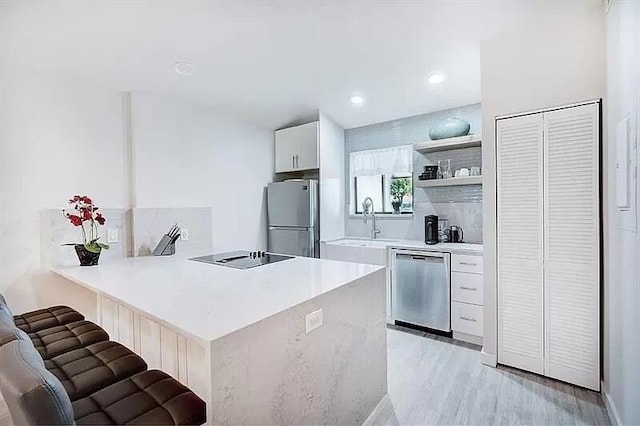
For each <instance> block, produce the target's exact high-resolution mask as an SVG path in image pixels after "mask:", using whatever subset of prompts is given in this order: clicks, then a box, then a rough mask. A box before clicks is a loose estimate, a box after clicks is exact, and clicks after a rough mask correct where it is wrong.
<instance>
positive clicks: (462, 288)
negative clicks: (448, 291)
mask: <svg viewBox="0 0 640 426" xmlns="http://www.w3.org/2000/svg"><path fill="white" fill-rule="evenodd" d="M460 290H469V291H478V289H477V288H473V287H464V286H461V287H460Z"/></svg>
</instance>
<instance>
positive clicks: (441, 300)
mask: <svg viewBox="0 0 640 426" xmlns="http://www.w3.org/2000/svg"><path fill="white" fill-rule="evenodd" d="M393 260H394V265H393V266H392V273H393V276H392V280H391V288H392V293H391V315H392V317H393V319H394V320H395V321H402V322H405V323H409V324H415V325H419V326H422V327H428V328H432V329H435V330H441V331H447V332H448V331H451V273H450V271H451V255H450V254H449V253H440V252H427V251H408V250H395V251H394V258H393Z"/></svg>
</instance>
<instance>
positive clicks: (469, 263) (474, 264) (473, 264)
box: [460, 262, 477, 266]
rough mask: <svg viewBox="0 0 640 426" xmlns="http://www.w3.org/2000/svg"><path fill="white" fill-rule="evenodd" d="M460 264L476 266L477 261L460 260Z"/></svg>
mask: <svg viewBox="0 0 640 426" xmlns="http://www.w3.org/2000/svg"><path fill="white" fill-rule="evenodd" d="M460 264H461V265H466V266H476V265H477V263H471V262H460Z"/></svg>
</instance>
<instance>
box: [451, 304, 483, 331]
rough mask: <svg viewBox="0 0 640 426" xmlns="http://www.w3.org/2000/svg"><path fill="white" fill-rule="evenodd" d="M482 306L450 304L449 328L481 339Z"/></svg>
mask: <svg viewBox="0 0 640 426" xmlns="http://www.w3.org/2000/svg"><path fill="white" fill-rule="evenodd" d="M482 311H483V308H482V306H478V305H470V304H468V303H460V302H451V328H452V329H453V330H454V331H459V332H461V333H467V334H471V335H474V336H480V337H482Z"/></svg>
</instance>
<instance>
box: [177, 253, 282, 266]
mask: <svg viewBox="0 0 640 426" xmlns="http://www.w3.org/2000/svg"><path fill="white" fill-rule="evenodd" d="M293 258H294V257H293V256H283V255H280V254H273V253H267V252H264V251H246V250H238V251H231V252H228V253H219V254H210V255H207V256H200V257H193V258H191V259H189V260H195V261H196V262H203V263H210V264H212V265H219V266H226V267H228V268H235V269H250V268H255V267H256V266H263V265H268V264H270V263H276V262H282V261H283V260H289V259H293Z"/></svg>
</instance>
